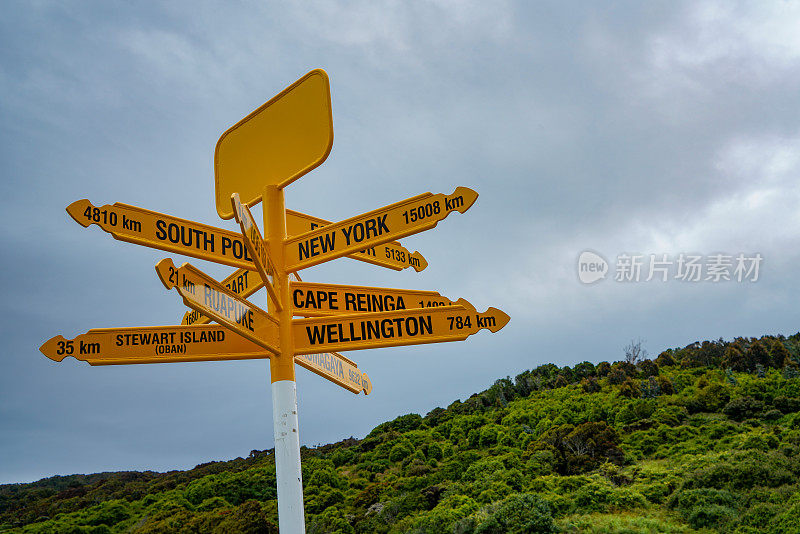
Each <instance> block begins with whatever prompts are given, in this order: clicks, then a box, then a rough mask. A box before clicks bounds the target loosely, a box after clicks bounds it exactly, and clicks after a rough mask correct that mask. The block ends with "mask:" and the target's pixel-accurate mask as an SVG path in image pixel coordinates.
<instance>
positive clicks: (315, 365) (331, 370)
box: [294, 352, 372, 395]
mask: <svg viewBox="0 0 800 534" xmlns="http://www.w3.org/2000/svg"><path fill="white" fill-rule="evenodd" d="M294 361H295V363H296V364H298V365H300V366H302V367H305V368H306V369H308V370H309V371H311V372H312V373H316V374H318V375H319V376H321V377H323V378H327V379H328V380H330V381H331V382H333V383H335V384H339V385H340V386H342V387H343V388H345V389H348V390H350V391H352V392H353V393H359V392H360V391H362V390H363V391H364V393H365V394H366V395H369V394H370V392H371V391H372V382H371V381H370V379H369V377H368V376H367V373H362V372H361V371H359V370H358V366H357V365H356V364H355V362H353V361H352V360H349V359H347V358H345V357H344V356H342V355H341V354H339V353H336V352H329V353H326V354H303V355H302V356H295V358H294Z"/></svg>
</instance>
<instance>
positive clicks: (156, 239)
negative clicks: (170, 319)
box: [67, 199, 255, 271]
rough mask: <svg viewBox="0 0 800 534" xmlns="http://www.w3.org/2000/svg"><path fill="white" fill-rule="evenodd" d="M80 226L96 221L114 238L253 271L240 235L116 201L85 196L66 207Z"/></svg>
mask: <svg viewBox="0 0 800 534" xmlns="http://www.w3.org/2000/svg"><path fill="white" fill-rule="evenodd" d="M67 213H69V214H70V216H71V217H72V218H73V219H75V221H76V222H77V223H78V224H80V225H81V226H84V227H88V226H89V225H92V224H96V225H97V226H99V227H100V228H102V229H103V230H105V231H106V232H108V233H110V234H111V235H112V236H113V237H114V239H119V240H120V241H127V242H129V243H136V244H137V245H144V246H146V247H151V248H156V249H159V250H166V251H169V252H175V253H177V254H183V255H185V256H192V257H194V258H200V259H201V260H208V261H213V262H215V263H223V264H225V265H230V266H232V267H240V268H243V269H250V270H251V271H254V270H255V266H254V265H253V259H252V258H251V257H250V254H248V252H247V248H246V247H245V245H244V242H243V240H242V234H240V233H239V232H231V231H229V230H223V229H221V228H215V227H213V226H209V225H207V224H201V223H197V222H193V221H187V220H186V219H179V218H177V217H172V216H170V215H165V214H163V213H158V212H156V211H150V210H146V209H142V208H137V207H136V206H129V205H128V204H121V203H119V202H117V203H115V204H112V205H108V204H106V205H105V206H102V207H100V208H96V207H94V206H92V203H91V202H89V201H88V200H86V199H83V200H78V201H76V202H73V203H72V204H70V205H69V206H67Z"/></svg>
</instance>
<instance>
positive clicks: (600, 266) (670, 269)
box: [578, 250, 764, 284]
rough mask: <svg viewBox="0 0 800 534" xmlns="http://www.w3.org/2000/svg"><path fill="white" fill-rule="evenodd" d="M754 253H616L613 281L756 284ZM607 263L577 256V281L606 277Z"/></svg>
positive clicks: (595, 257) (756, 258)
mask: <svg viewBox="0 0 800 534" xmlns="http://www.w3.org/2000/svg"><path fill="white" fill-rule="evenodd" d="M763 260H764V258H763V256H761V254H759V253H755V254H745V253H741V252H740V253H739V254H709V255H706V256H704V255H701V254H686V253H681V254H677V255H674V256H670V255H669V254H620V255H618V256H617V261H616V264H615V265H614V273H613V279H614V281H615V282H623V283H624V282H650V281H655V282H667V281H671V280H678V281H681V282H712V283H719V282H757V281H758V278H759V276H760V269H761V263H762V261H763ZM608 270H609V265H608V262H607V261H606V260H605V258H603V257H602V256H600V255H599V254H597V253H596V252H592V251H589V250H587V251H584V252H582V253H581V255H580V256H579V257H578V279H579V280H580V281H581V282H583V283H584V284H592V283H594V282H597V281H598V280H602V279H604V278H606V273H607V272H608Z"/></svg>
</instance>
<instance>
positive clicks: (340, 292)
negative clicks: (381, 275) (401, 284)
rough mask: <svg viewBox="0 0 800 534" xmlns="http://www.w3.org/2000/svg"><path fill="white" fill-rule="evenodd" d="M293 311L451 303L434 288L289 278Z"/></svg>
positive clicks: (308, 312)
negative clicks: (396, 287) (361, 284)
mask: <svg viewBox="0 0 800 534" xmlns="http://www.w3.org/2000/svg"><path fill="white" fill-rule="evenodd" d="M289 290H290V292H291V299H292V308H293V314H294V315H302V316H305V317H318V316H323V317H324V316H327V315H349V314H353V313H365V312H383V311H395V310H406V309H416V308H436V307H439V306H449V305H452V304H454V303H453V301H451V300H450V299H448V298H446V297H443V296H442V295H440V294H439V293H437V292H436V291H416V290H413V289H388V288H383V287H364V286H344V285H338V284H317V283H313V282H290V283H289Z"/></svg>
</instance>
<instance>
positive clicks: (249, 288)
mask: <svg viewBox="0 0 800 534" xmlns="http://www.w3.org/2000/svg"><path fill="white" fill-rule="evenodd" d="M220 284H222V286H224V287H225V288H226V289H228V290H229V291H231V292H233V293H235V294H237V295H239V296H240V297H242V298H247V297H249V296H250V295H252V294H253V293H255V292H256V291H258V290H259V289H261V288H262V287H264V282H263V281H262V280H261V277H260V276H259V275H258V273H254V272H253V271H248V270H247V269H237V270H235V271H233V274H231V275H230V276H228V277H227V278H226V279H224V280H223V281H222V282H220ZM210 322H211V319H209V318H208V317H206V316H205V315H203V314H202V313H200V312H198V311H197V310H189V311H187V312H186V313H184V314H183V319H181V324H182V325H192V324H208V323H210Z"/></svg>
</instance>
